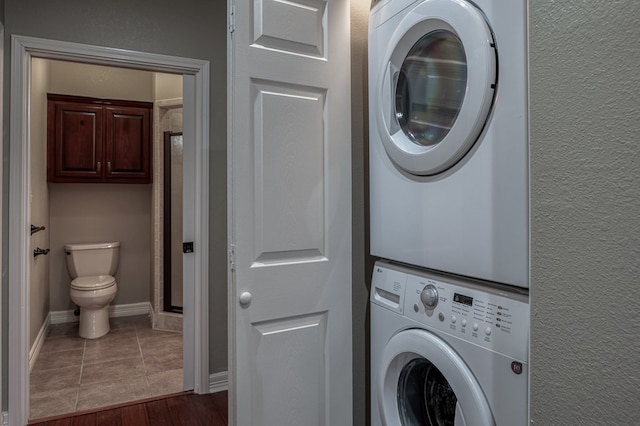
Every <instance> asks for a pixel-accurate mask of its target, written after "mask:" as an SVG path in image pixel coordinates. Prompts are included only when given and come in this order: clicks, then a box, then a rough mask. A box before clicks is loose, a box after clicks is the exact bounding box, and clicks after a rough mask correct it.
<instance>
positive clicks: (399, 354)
mask: <svg viewBox="0 0 640 426" xmlns="http://www.w3.org/2000/svg"><path fill="white" fill-rule="evenodd" d="M381 368H382V371H381V374H380V380H379V383H377V384H374V385H375V386H377V393H378V407H380V418H381V420H382V424H384V425H389V426H391V425H402V426H464V425H474V426H495V422H494V420H493V416H492V414H491V410H490V408H489V404H488V403H487V400H486V398H485V396H484V393H483V392H482V389H481V388H480V385H479V384H478V382H477V381H476V379H475V377H474V376H473V374H472V372H471V371H470V370H469V368H468V367H467V365H466V364H465V362H464V361H463V360H462V359H461V358H460V357H459V356H458V354H457V353H456V352H455V351H454V350H453V349H452V348H451V347H450V346H449V345H447V344H446V343H445V342H444V341H442V340H441V339H440V338H438V337H436V336H435V335H433V334H432V333H429V332H428V331H425V330H406V331H403V332H401V333H398V334H396V335H395V336H394V337H392V338H391V340H389V342H388V343H387V346H386V347H385V349H384V352H383V354H382V364H381Z"/></svg>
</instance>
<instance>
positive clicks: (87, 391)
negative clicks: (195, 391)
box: [29, 58, 182, 419]
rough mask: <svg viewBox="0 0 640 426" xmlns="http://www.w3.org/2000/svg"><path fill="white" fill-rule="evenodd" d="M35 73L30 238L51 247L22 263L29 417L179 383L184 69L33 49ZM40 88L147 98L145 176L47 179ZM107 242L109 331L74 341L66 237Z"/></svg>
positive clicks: (143, 393) (43, 98) (172, 387)
mask: <svg viewBox="0 0 640 426" xmlns="http://www.w3.org/2000/svg"><path fill="white" fill-rule="evenodd" d="M31 75H32V78H31V92H30V186H31V191H30V198H29V202H30V212H31V223H32V225H34V226H36V227H37V228H38V230H36V231H35V232H34V233H32V235H31V240H30V242H31V245H32V247H31V248H32V250H34V251H35V250H37V249H43V250H44V251H45V252H46V251H47V249H48V250H49V251H48V252H47V253H46V254H41V255H37V256H34V257H33V258H32V263H31V268H30V277H31V278H30V289H29V299H30V302H29V318H30V330H29V331H30V348H31V350H30V352H29V366H30V369H31V378H30V382H31V383H30V385H31V386H30V394H31V404H30V405H31V413H30V418H32V419H33V418H41V417H47V416H51V415H57V414H62V413H64V412H69V411H78V410H82V409H86V408H95V407H96V406H102V405H109V404H113V403H119V402H125V400H126V399H138V398H140V397H147V396H149V395H151V394H158V393H163V392H164V393H172V392H176V391H181V390H182V365H181V362H182V336H181V332H182V279H181V278H182V160H181V154H182V137H181V132H182V75H176V74H165V73H154V72H148V71H140V70H133V69H125V68H116V67H106V66H99V65H88V64H79V63H72V62H65V61H55V60H48V59H39V58H34V59H32V62H31ZM48 93H55V94H64V95H75V96H85V97H92V98H102V99H118V100H130V101H144V102H152V103H153V119H152V128H153V144H152V145H153V154H152V170H153V172H152V176H153V178H152V183H151V184H118V183H49V182H47V94H48ZM169 151H170V152H171V155H170V157H169V156H166V157H165V156H164V154H163V153H164V152H169ZM165 236H166V237H165ZM167 237H168V238H167ZM111 241H117V242H119V243H120V253H119V267H118V270H117V273H116V275H115V278H116V281H117V286H118V289H117V294H116V296H115V298H114V300H113V301H112V302H111V307H110V316H111V319H110V322H111V332H110V333H109V334H107V335H106V336H104V337H100V338H98V339H95V340H85V339H81V338H80V337H78V335H77V331H78V323H77V321H78V316H77V315H76V313H74V311H75V310H76V308H77V306H76V305H75V304H74V303H73V302H72V301H71V298H70V281H71V278H70V276H69V273H68V270H67V265H66V261H65V251H64V245H65V244H68V243H94V242H111ZM165 271H167V273H165ZM169 271H170V272H169ZM125 339H129V340H132V343H131V344H132V345H133V346H132V347H131V350H130V351H129V352H127V351H128V350H127V349H126V348H125V343H124V341H125ZM127 344H129V343H127ZM136 349H137V351H136ZM64 351H67V352H66V353H63V352H64ZM100 354H102V355H100ZM109 354H111V355H109ZM61 355H65V356H61ZM128 356H131V357H134V358H132V360H133V362H128V360H127V357H128ZM138 358H142V359H140V360H138ZM90 362H93V365H88V363H90ZM100 362H103V364H104V365H102V367H104V368H101V369H100V370H101V371H99V372H97V373H95V371H97V370H98V369H99V368H98V367H101V366H100V365H99V364H100ZM92 369H93V371H94V374H93V376H92V377H91V378H89V376H88V375H87V373H89V372H90V371H91V370H92ZM109 369H111V370H109ZM55 371H57V372H58V374H53V372H55ZM60 372H69V374H68V375H67V376H64V375H63V374H60ZM63 376H64V377H63ZM113 379H117V382H112V383H109V380H113ZM126 380H130V382H131V383H125V382H123V381H126ZM112 391H113V392H112ZM92 395H93V396H92Z"/></svg>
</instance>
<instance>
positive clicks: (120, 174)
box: [47, 94, 153, 183]
mask: <svg viewBox="0 0 640 426" xmlns="http://www.w3.org/2000/svg"><path fill="white" fill-rule="evenodd" d="M152 107H153V104H152V103H151V102H134V101H119V100H111V99H96V98H86V97H79V96H67V95H53V94H50V95H48V110H47V155H48V161H47V179H48V181H49V182H85V183H87V182H94V183H151V175H152V171H151V157H152V152H153V151H152V132H151V116H152V113H151V112H152Z"/></svg>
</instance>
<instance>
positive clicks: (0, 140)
mask: <svg viewBox="0 0 640 426" xmlns="http://www.w3.org/2000/svg"><path fill="white" fill-rule="evenodd" d="M0 40H3V42H2V43H0V117H2V118H0V135H2V136H1V137H0V151H3V152H4V149H3V148H4V114H3V106H4V25H3V24H2V22H0ZM2 163H4V161H2V162H0V188H4V186H3V185H2V175H3V174H4V173H3V168H2ZM2 210H3V209H0V223H3V221H2ZM0 238H1V239H2V241H3V244H0V259H2V258H3V257H2V246H4V238H5V236H4V235H3V234H2V226H0ZM3 273H4V270H3ZM3 275H4V274H3ZM2 317H3V315H2V291H0V342H3V340H2V329H3V328H4V326H3V325H2ZM2 352H4V350H0V369H1V368H2V366H3V365H4V361H3V359H2ZM2 380H3V381H4V375H2ZM2 388H3V383H0V407H1V405H2V392H3V389H2ZM5 414H6V415H7V416H8V413H5V412H3V413H2V423H3V424H4V422H5V419H6V416H5Z"/></svg>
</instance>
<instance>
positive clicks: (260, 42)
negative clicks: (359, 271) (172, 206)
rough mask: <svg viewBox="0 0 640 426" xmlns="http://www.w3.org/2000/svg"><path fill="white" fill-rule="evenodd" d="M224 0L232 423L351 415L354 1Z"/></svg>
mask: <svg viewBox="0 0 640 426" xmlns="http://www.w3.org/2000/svg"><path fill="white" fill-rule="evenodd" d="M231 7H232V8H233V9H232V10H234V17H235V28H233V31H232V32H231V36H230V52H231V53H230V61H229V67H230V68H229V76H230V77H229V78H230V84H229V87H230V91H229V96H230V97H229V102H230V105H231V109H230V112H231V114H230V132H229V133H230V145H229V153H230V166H231V171H230V176H229V178H230V182H231V187H230V201H229V208H230V211H229V213H230V217H229V221H230V232H229V235H230V253H231V259H230V260H231V265H232V267H231V274H230V281H231V282H230V322H231V333H230V351H231V352H230V356H231V362H232V368H231V377H230V390H231V392H230V419H231V421H230V424H237V425H243V426H244V425H278V426H281V425H299V424H301V419H304V420H303V423H304V424H305V425H338V424H340V425H342V424H344V425H346V424H350V423H351V422H352V389H351V388H352V378H351V377H352V376H351V375H352V373H351V362H352V360H351V158H350V153H351V146H350V136H351V128H350V86H349V83H350V81H349V78H350V72H349V60H350V56H349V42H348V41H349V22H348V19H349V4H348V1H346V0H331V1H328V2H324V1H315V0H298V1H287V2H282V1H273V0H262V1H256V2H238V3H236V4H235V5H234V4H232V6H231ZM329 29H330V31H329Z"/></svg>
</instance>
